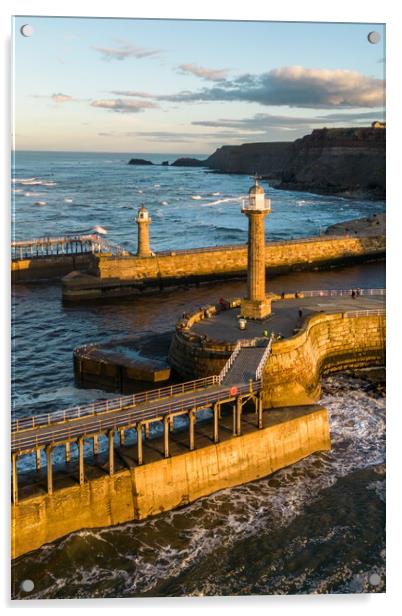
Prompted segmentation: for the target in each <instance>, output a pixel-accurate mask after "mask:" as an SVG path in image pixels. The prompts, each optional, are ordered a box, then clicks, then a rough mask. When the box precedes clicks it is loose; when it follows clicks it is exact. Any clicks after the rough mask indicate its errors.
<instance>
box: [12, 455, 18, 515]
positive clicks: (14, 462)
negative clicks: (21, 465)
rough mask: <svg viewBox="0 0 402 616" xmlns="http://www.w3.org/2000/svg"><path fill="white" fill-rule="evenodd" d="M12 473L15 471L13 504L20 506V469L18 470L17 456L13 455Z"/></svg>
mask: <svg viewBox="0 0 402 616" xmlns="http://www.w3.org/2000/svg"><path fill="white" fill-rule="evenodd" d="M11 460H12V467H13V468H12V471H13V503H14V505H18V469H17V454H16V453H13V454H12V456H11Z"/></svg>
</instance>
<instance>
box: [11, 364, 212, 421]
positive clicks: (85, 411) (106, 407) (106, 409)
mask: <svg viewBox="0 0 402 616" xmlns="http://www.w3.org/2000/svg"><path fill="white" fill-rule="evenodd" d="M218 383H219V381H218V377H217V376H215V375H214V376H209V377H206V378H203V379H196V380H194V381H188V382H186V383H180V384H179V385H171V386H170V387H163V388H159V389H150V390H149V391H145V392H141V393H138V394H133V395H130V396H122V397H120V398H115V399H111V400H103V401H100V402H93V403H91V404H86V405H84V406H74V407H71V408H67V409H64V410H62V411H56V412H54V413H47V414H43V415H34V416H32V417H23V418H22V419H16V420H14V421H12V422H11V431H12V432H21V431H23V430H32V429H33V428H38V427H43V426H52V425H54V424H57V423H64V422H66V421H71V420H77V419H82V418H84V417H90V416H91V415H101V414H104V413H110V412H111V411H121V410H123V409H125V408H132V407H134V406H137V405H138V404H141V403H144V402H152V401H154V400H161V399H164V398H171V397H173V396H177V395H181V394H185V393H188V392H192V391H194V392H195V391H198V390H201V389H205V388H207V387H211V386H212V385H216V384H218Z"/></svg>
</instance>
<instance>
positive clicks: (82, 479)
mask: <svg viewBox="0 0 402 616" xmlns="http://www.w3.org/2000/svg"><path fill="white" fill-rule="evenodd" d="M78 475H79V482H80V486H82V485H84V482H85V471H84V439H83V438H82V437H81V438H79V439H78Z"/></svg>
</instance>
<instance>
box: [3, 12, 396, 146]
mask: <svg viewBox="0 0 402 616" xmlns="http://www.w3.org/2000/svg"><path fill="white" fill-rule="evenodd" d="M24 24H29V25H30V26H32V27H33V34H32V36H29V37H25V36H23V35H22V34H21V32H20V28H21V26H23V25H24ZM371 31H376V32H378V33H379V34H380V36H381V40H380V42H379V43H378V44H371V43H369V41H368V40H367V35H368V33H369V32H371ZM13 32H14V35H13V64H14V66H13V81H14V103H13V113H14V147H15V149H17V150H51V151H52V150H55V151H88V152H141V153H165V152H166V153H172V152H174V153H182V154H183V155H185V154H211V153H212V152H213V151H214V150H215V149H216V148H217V147H220V146H221V145H237V144H240V143H246V142H262V141H293V140H294V139H297V138H298V137H301V136H303V135H305V134H308V133H310V132H311V130H313V129H315V128H322V127H324V126H326V127H327V128H330V127H337V126H368V125H370V124H371V122H372V121H373V120H377V119H378V120H384V119H385V117H384V113H385V112H384V99H385V82H384V74H385V51H384V50H385V26H384V25H382V24H328V23H291V22H239V21H238V22H236V21H232V22H230V21H202V20H201V21H195V20H194V21H187V20H158V19H154V20H152V19H96V18H85V19H83V18H73V17H66V18H61V17H15V18H14V27H13Z"/></svg>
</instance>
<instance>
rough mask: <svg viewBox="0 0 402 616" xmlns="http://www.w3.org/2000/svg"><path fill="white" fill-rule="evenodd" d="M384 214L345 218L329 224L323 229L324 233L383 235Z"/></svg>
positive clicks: (384, 227)
mask: <svg viewBox="0 0 402 616" xmlns="http://www.w3.org/2000/svg"><path fill="white" fill-rule="evenodd" d="M385 232H386V215H385V212H384V213H382V214H373V215H372V216H369V217H368V218H356V219H355V220H345V221H344V222H338V223H337V224H335V225H331V226H330V227H328V228H327V229H326V231H325V235H359V236H363V235H364V236H371V237H374V236H378V235H382V236H385Z"/></svg>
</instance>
